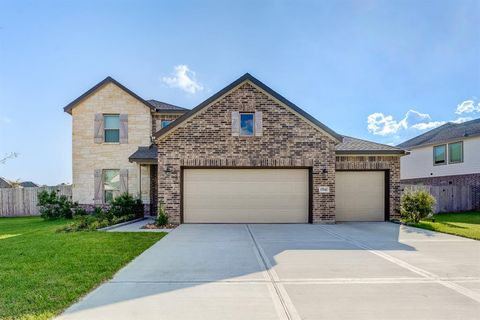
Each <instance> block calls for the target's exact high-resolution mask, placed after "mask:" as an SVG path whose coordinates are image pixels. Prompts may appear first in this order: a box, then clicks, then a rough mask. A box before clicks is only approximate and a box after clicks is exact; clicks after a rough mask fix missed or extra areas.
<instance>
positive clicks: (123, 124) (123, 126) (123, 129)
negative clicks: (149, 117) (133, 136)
mask: <svg viewBox="0 0 480 320" xmlns="http://www.w3.org/2000/svg"><path fill="white" fill-rule="evenodd" d="M119 118H120V143H128V114H121V115H120V117H119Z"/></svg>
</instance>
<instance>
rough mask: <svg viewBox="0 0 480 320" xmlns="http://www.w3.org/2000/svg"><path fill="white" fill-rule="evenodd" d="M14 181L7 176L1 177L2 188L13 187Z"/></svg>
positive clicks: (0, 186) (0, 184)
mask: <svg viewBox="0 0 480 320" xmlns="http://www.w3.org/2000/svg"><path fill="white" fill-rule="evenodd" d="M12 187H13V186H12V183H11V182H10V181H8V180H7V179H5V178H2V177H0V188H12Z"/></svg>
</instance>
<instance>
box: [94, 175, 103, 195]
mask: <svg viewBox="0 0 480 320" xmlns="http://www.w3.org/2000/svg"><path fill="white" fill-rule="evenodd" d="M93 180H94V195H93V203H94V204H102V203H103V181H102V180H103V179H102V170H101V169H95V171H94V174H93Z"/></svg>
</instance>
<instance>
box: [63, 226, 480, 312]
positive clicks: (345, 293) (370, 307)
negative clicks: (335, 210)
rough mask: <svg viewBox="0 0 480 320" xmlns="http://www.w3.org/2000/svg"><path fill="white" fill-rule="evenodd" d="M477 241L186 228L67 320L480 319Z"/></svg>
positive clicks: (332, 230)
mask: <svg viewBox="0 0 480 320" xmlns="http://www.w3.org/2000/svg"><path fill="white" fill-rule="evenodd" d="M479 314H480V242H478V241H474V240H469V239H464V238H459V237H455V236H450V235H445V234H439V233H435V232H430V231H425V230H420V229H415V228H410V227H405V226H400V225H397V224H393V223H348V224H336V225H308V224H301V225H267V224H259V225H240V224H237V225H207V224H201V225H181V226H180V227H178V228H177V229H175V230H173V231H172V232H171V233H170V234H169V235H168V236H166V237H165V238H163V239H162V240H161V241H159V242H158V243H156V244H155V245H154V246H152V247H151V248H150V249H148V250H147V251H145V252H144V253H143V254H142V255H140V256H139V257H137V258H136V259H135V260H134V261H132V262H131V263H130V264H129V265H127V266H126V267H125V268H123V269H122V270H121V271H120V272H119V273H117V274H116V275H115V277H114V279H112V280H111V281H109V282H108V283H106V284H104V285H102V286H100V287H99V288H97V289H96V290H94V291H93V292H92V293H90V294H89V295H87V296H86V297H85V298H84V299H83V300H82V301H80V302H79V303H77V304H75V305H73V306H72V307H70V308H69V309H68V310H67V311H66V312H65V313H64V314H63V315H62V316H61V317H60V318H61V319H242V320H243V319H478V315H479Z"/></svg>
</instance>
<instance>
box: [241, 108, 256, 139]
mask: <svg viewBox="0 0 480 320" xmlns="http://www.w3.org/2000/svg"><path fill="white" fill-rule="evenodd" d="M243 114H248V115H250V114H251V115H252V116H253V128H252V129H253V130H252V134H242V115H243ZM238 126H239V132H238V136H239V137H255V112H239V116H238Z"/></svg>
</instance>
